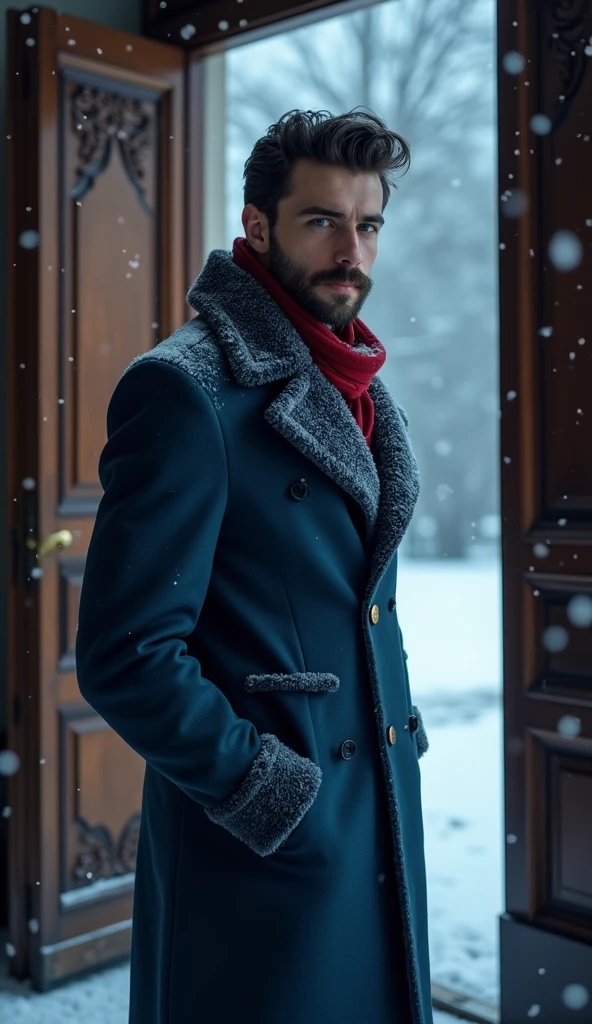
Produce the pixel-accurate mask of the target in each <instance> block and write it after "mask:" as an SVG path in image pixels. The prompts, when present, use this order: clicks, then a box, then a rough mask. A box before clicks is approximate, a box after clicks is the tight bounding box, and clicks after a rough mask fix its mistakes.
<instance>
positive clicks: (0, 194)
mask: <svg viewBox="0 0 592 1024" xmlns="http://www.w3.org/2000/svg"><path fill="white" fill-rule="evenodd" d="M32 6H33V5H32V4H31V3H24V2H19V0H11V2H8V0H0V76H1V85H0V389H1V390H0V538H1V543H0V654H1V658H0V734H1V733H2V732H3V731H4V730H5V728H6V671H7V666H6V607H7V587H8V564H7V563H8V536H7V520H6V507H7V502H8V495H7V486H6V445H7V426H6V416H5V408H6V402H5V397H4V396H5V393H6V268H7V252H6V204H7V196H6V159H7V147H8V146H9V145H10V140H9V139H7V138H6V12H7V11H8V10H9V9H12V10H14V9H16V10H19V11H26V10H31V9H32ZM48 6H51V5H48ZM55 9H57V10H59V11H60V13H65V14H71V15H74V16H76V17H79V18H87V19H88V20H89V21H96V22H99V23H101V24H103V25H110V26H111V27H112V28H119V29H123V30H124V31H126V32H134V33H136V34H139V33H140V32H141V25H142V0H125V2H122V0H65V2H64V3H62V4H61V5H60V7H59V8H55ZM1 746H2V742H1V741H0V747H1Z"/></svg>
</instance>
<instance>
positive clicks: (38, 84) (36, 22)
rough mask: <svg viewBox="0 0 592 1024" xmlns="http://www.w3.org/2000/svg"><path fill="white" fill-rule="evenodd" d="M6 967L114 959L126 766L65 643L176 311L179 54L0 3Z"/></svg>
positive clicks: (129, 883) (41, 976) (42, 979)
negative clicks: (137, 398)
mask: <svg viewBox="0 0 592 1024" xmlns="http://www.w3.org/2000/svg"><path fill="white" fill-rule="evenodd" d="M7 29H8V47H7V51H8V86H9V94H8V119H9V123H8V127H7V132H8V135H9V138H8V141H7V148H8V154H9V168H8V173H9V225H8V227H9V244H10V254H9V280H8V299H9V310H8V318H9V321H8V346H9V349H8V381H7V401H8V410H7V415H8V444H9V452H8V456H9V465H8V473H9V482H8V491H9V516H10V519H9V525H10V530H11V545H12V577H11V581H10V592H9V601H8V609H9V623H8V639H9V680H8V686H9V692H8V700H9V706H8V712H9V719H8V747H9V749H10V750H11V751H13V752H14V753H15V754H16V755H17V757H18V759H19V762H20V764H19V767H18V770H16V771H15V772H14V774H12V775H11V777H10V780H9V784H10V792H9V802H10V806H11V807H12V808H13V813H12V816H11V819H10V823H9V826H10V833H9V942H10V946H11V947H12V949H10V952H11V953H12V955H11V957H10V961H9V963H10V971H11V973H12V974H14V975H16V976H17V977H24V976H26V975H30V976H31V977H32V979H33V983H34V985H35V987H36V988H38V989H40V990H43V989H44V988H46V987H48V986H50V985H52V984H54V983H56V982H59V981H63V980H64V979H66V978H67V977H69V976H70V975H73V974H75V973H77V972H79V971H81V970H82V969H85V968H89V967H92V966H97V965H100V964H103V963H106V962H109V961H112V960H114V959H115V958H117V957H119V956H121V955H125V954H126V953H127V952H128V951H129V945H130V925H131V922H130V917H131V908H132V889H133V879H134V867H135V852H136V840H137V834H138V824H139V813H140V805H141V789H142V782H143V773H144V763H143V761H141V759H140V758H138V756H137V755H136V754H135V753H134V752H133V751H132V750H131V749H130V748H129V747H127V746H126V745H125V744H124V743H123V741H122V740H120V739H119V737H118V736H117V735H116V734H115V733H114V732H112V730H111V729H109V728H108V727H107V725H106V724H105V722H103V721H102V720H101V719H100V718H99V717H98V716H97V715H96V714H95V712H94V711H93V710H92V709H91V708H90V707H89V706H88V705H87V704H86V702H85V701H84V700H83V699H82V698H81V696H80V693H79V691H78V687H77V683H76V673H75V663H74V640H75V634H76V624H77V618H78V599H79V591H80V586H81V582H82V575H83V570H84V561H85V552H86V550H87V546H88V542H89V539H90V535H91V532H92V527H93V522H94V515H95V512H96V508H97V504H98V502H99V499H100V497H101V494H102V489H101V486H100V483H99V480H98V476H97V462H98V457H99V455H100V452H101V449H102V447H103V445H104V443H105V441H106V428H105V414H106V409H107V405H108V402H109V399H110V397H111V394H112V392H113V389H114V387H115V385H116V383H117V380H118V378H119V376H120V374H121V373H122V371H123V369H124V367H125V366H126V365H127V364H128V363H129V362H130V360H131V359H132V357H133V356H134V355H135V354H136V353H138V352H140V351H142V350H144V349H147V348H150V347H151V346H153V345H154V344H155V343H156V342H157V341H158V339H159V338H160V337H166V336H167V335H168V334H170V333H172V331H173V330H174V329H175V328H176V327H178V326H179V325H180V324H181V323H183V321H184V320H186V319H188V315H187V313H188V311H187V307H186V306H185V301H184V295H185V289H186V287H187V286H188V283H189V282H188V281H187V279H186V268H185V236H184V191H185V172H184V160H185V143H184V136H185V125H184V117H185V107H184V91H185V74H184V55H183V53H182V51H181V50H179V49H177V48H175V47H172V46H169V45H166V44H164V43H162V42H157V41H154V40H148V39H145V38H140V37H136V36H132V35H128V34H125V33H123V32H119V31H115V30H113V29H109V28H104V27H102V26H99V25H95V24H92V23H90V22H87V21H82V20H80V19H78V18H73V17H71V16H70V15H65V14H57V13H56V12H55V11H53V10H50V9H47V8H41V7H33V8H31V9H30V11H28V12H20V11H9V12H8V23H7Z"/></svg>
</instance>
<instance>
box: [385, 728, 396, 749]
mask: <svg viewBox="0 0 592 1024" xmlns="http://www.w3.org/2000/svg"><path fill="white" fill-rule="evenodd" d="M386 734H387V736H388V741H389V743H390V745H391V747H392V746H393V744H394V743H396V742H397V730H396V729H395V727H394V725H389V727H388V729H387V731H386Z"/></svg>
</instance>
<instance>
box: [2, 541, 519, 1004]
mask: <svg viewBox="0 0 592 1024" xmlns="http://www.w3.org/2000/svg"><path fill="white" fill-rule="evenodd" d="M397 609H398V612H399V620H400V623H401V629H402V631H403V637H404V643H405V649H406V650H407V653H408V655H409V660H408V668H409V676H410V684H411V693H412V697H413V701H414V703H416V704H417V705H418V706H419V708H420V710H421V712H422V715H423V718H424V723H425V726H426V731H427V733H428V738H429V741H430V749H429V750H428V752H427V753H426V754H425V756H424V757H423V758H422V759H421V761H420V766H421V775H422V793H423V812H424V823H425V847H426V863H427V876H428V896H429V908H430V952H431V961H432V980H433V981H434V982H437V983H440V984H442V985H444V986H446V987H447V988H451V989H455V990H457V991H459V992H462V993H466V994H468V995H473V996H476V997H478V998H480V999H482V1000H483V1001H485V1002H489V1003H497V1002H498V1001H499V986H498V959H499V951H498V916H499V914H500V913H501V912H502V911H503V859H502V858H503V849H504V837H503V817H502V809H503V800H502V783H503V776H502V768H503V758H502V718H501V689H502V687H501V621H500V613H501V598H500V565H499V562H498V561H497V560H495V559H493V558H489V559H488V560H486V561H475V562H471V561H458V562H451V563H450V564H447V563H446V561H445V560H444V561H443V560H438V561H427V560H426V561H418V560H405V559H403V558H402V559H401V561H400V563H399V576H398V585H397ZM2 946H3V949H2V954H3V959H2V961H1V965H0V1020H1V1021H2V1022H4V1021H6V1022H7V1024H66V1022H74V1021H76V1022H80V1021H84V1024H127V1006H128V986H129V968H128V965H127V963H124V964H120V965H118V966H116V967H111V968H108V969H106V970H103V971H99V972H97V973H96V974H94V975H90V976H88V977H86V978H84V979H82V980H78V981H74V982H71V983H70V984H68V985H67V986H64V987H63V988H60V989H56V990H55V991H53V992H48V993H44V994H40V993H36V992H32V991H31V987H30V984H29V983H20V982H16V981H14V980H13V979H11V978H9V977H8V972H7V959H6V956H5V955H4V942H3V943H2ZM457 1019H458V1018H455V1017H452V1016H451V1015H449V1014H444V1013H441V1012H440V1011H435V1013H434V1024H453V1022H454V1021H455V1020H457Z"/></svg>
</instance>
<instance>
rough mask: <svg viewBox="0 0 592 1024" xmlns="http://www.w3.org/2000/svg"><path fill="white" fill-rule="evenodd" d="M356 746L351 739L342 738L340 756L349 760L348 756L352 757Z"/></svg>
mask: <svg viewBox="0 0 592 1024" xmlns="http://www.w3.org/2000/svg"><path fill="white" fill-rule="evenodd" d="M357 749H358V748H357V746H356V744H355V743H354V741H353V740H344V741H343V743H342V744H341V756H342V758H343V759H344V760H345V761H349V759H350V757H353V756H354V754H355V752H356V750H357Z"/></svg>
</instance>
